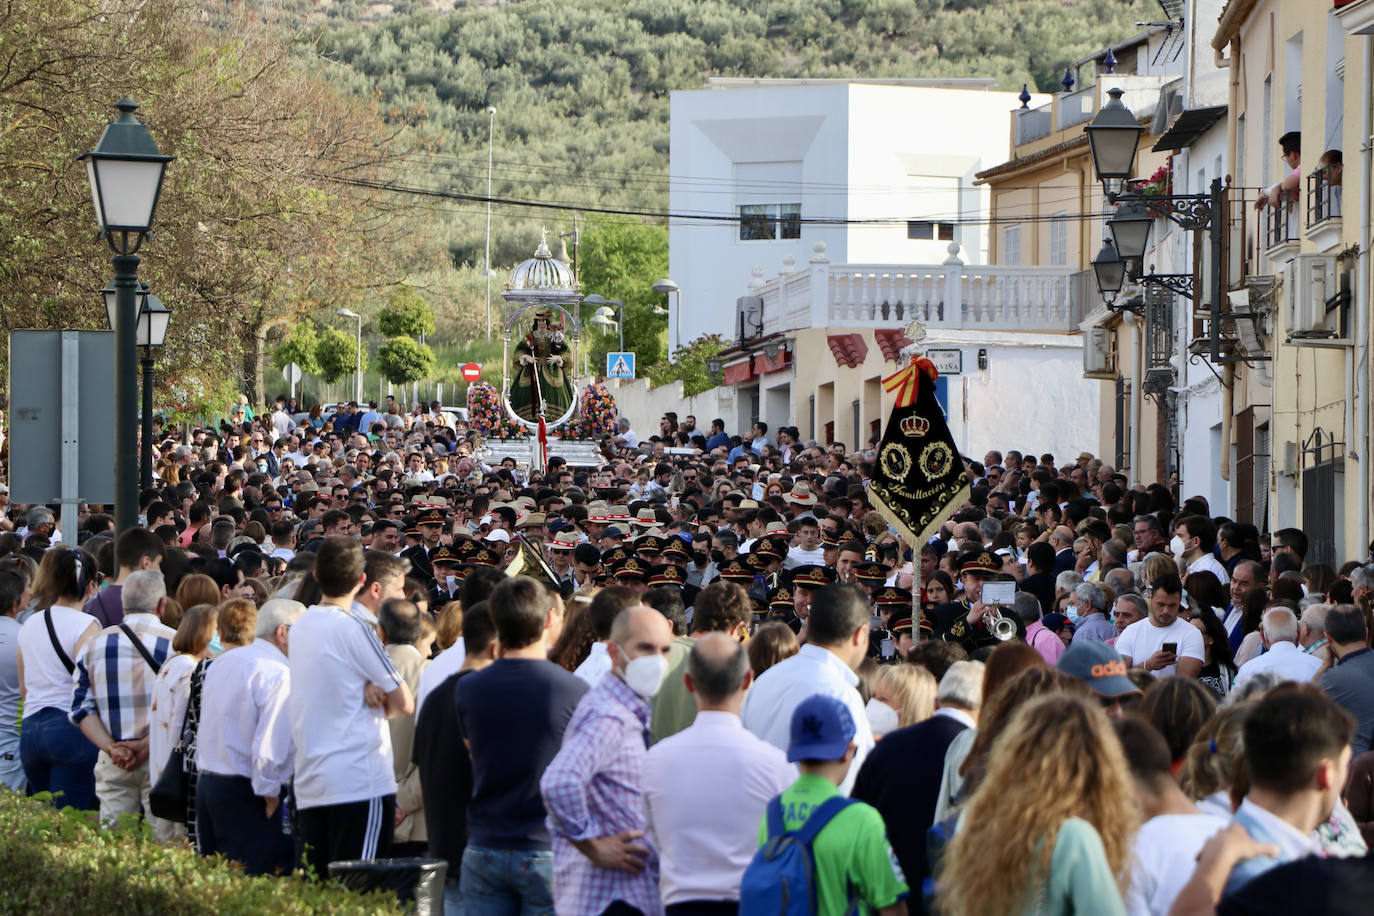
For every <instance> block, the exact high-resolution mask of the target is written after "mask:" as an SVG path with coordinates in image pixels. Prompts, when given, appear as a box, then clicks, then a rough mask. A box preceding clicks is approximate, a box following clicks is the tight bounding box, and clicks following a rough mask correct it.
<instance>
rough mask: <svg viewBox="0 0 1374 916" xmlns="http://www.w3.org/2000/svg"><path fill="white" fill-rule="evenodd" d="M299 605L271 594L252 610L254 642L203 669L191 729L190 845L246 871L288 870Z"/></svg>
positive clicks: (265, 873)
mask: <svg viewBox="0 0 1374 916" xmlns="http://www.w3.org/2000/svg"><path fill="white" fill-rule="evenodd" d="M304 611H305V605H303V604H301V603H300V602H299V601H291V600H289V599H287V598H274V599H272V600H271V601H268V602H267V603H265V604H264V605H263V606H262V607H261V608H260V609H259V610H258V619H257V624H256V626H255V629H254V632H255V634H256V636H257V638H256V639H255V640H253V642H251V643H249V644H248V645H246V646H241V647H239V648H237V649H230V650H229V651H228V652H225V653H224V654H223V655H221V656H220V657H219V658H217V659H215V661H214V662H213V663H212V664H211V665H210V666H209V667H208V668H207V669H206V671H205V683H204V686H203V687H202V688H201V700H200V731H199V732H198V733H197V734H196V769H197V770H199V771H200V777H199V781H198V782H197V783H196V832H197V852H199V853H201V854H202V855H214V854H215V853H219V854H221V855H223V856H224V857H225V858H226V859H233V860H234V861H236V862H240V863H242V864H243V870H244V871H245V872H246V873H248V874H250V875H270V874H272V873H273V872H275V871H277V870H278V869H280V870H282V871H290V869H291V857H292V854H293V852H294V850H293V847H292V843H291V837H290V835H288V834H286V833H284V832H283V831H282V813H281V804H280V803H281V791H282V788H283V787H284V786H285V785H286V784H287V783H289V782H290V781H291V757H292V752H293V747H292V744H291V718H290V715H289V714H288V711H287V706H288V704H289V698H290V695H291V670H290V667H289V666H288V664H287V648H288V643H289V638H288V634H289V632H290V630H291V627H292V625H293V624H294V623H295V622H296V618H298V617H300V615H301V614H302V613H304Z"/></svg>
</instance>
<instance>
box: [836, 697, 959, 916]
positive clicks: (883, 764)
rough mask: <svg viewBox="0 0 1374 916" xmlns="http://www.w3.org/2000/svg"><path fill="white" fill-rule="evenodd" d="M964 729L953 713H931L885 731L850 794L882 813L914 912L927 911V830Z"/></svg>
mask: <svg viewBox="0 0 1374 916" xmlns="http://www.w3.org/2000/svg"><path fill="white" fill-rule="evenodd" d="M965 728H967V726H966V725H964V723H962V722H959V721H957V720H955V719H954V718H952V717H950V716H932V717H931V718H929V719H926V720H925V721H924V722H917V723H916V724H915V725H908V726H907V727H906V728H899V729H897V731H895V732H890V733H889V734H887V735H884V736H883V740H881V741H879V742H878V744H877V746H876V747H874V748H873V751H872V753H870V754H869V755H868V758H867V759H866V760H864V765H863V767H862V768H861V769H860V770H859V775H858V777H857V778H856V779H855V780H854V791H853V792H851V793H850V795H851V797H852V798H857V799H859V800H860V801H865V802H868V803H869V804H870V805H872V806H873V807H875V808H877V809H878V813H879V814H881V815H882V816H883V822H884V823H885V824H886V825H887V839H888V842H889V843H891V844H892V851H893V853H894V854H896V856H897V862H898V864H900V865H901V866H902V872H903V873H904V874H905V875H906V882H907V885H908V886H909V887H910V888H911V894H910V895H909V896H908V897H907V898H906V903H907V912H909V913H912V914H917V913H923V912H925V908H924V903H923V902H922V899H921V885H922V883H923V882H924V881H925V878H926V877H927V876H928V875H929V874H930V867H929V865H928V863H927V860H926V831H927V830H929V829H930V827H931V825H932V824H933V823H934V822H935V805H936V802H937V801H938V800H939V796H940V778H941V776H943V775H944V771H945V751H946V750H948V749H949V744H950V742H951V741H953V740H954V736H955V735H957V734H959V733H960V732H961V731H963V730H964V729H965Z"/></svg>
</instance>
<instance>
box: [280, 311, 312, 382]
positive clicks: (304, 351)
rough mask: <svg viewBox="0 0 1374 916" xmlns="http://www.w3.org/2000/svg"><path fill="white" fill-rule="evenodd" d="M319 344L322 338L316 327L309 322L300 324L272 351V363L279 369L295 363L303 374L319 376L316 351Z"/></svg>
mask: <svg viewBox="0 0 1374 916" xmlns="http://www.w3.org/2000/svg"><path fill="white" fill-rule="evenodd" d="M319 342H320V336H319V335H318V334H316V333H315V326H314V325H313V324H311V323H310V322H308V321H302V322H299V323H297V324H295V325H292V327H291V331H290V333H288V334H287V335H286V337H285V338H284V339H283V340H282V342H281V343H280V344H278V345H277V348H276V349H275V350H273V351H272V362H273V363H274V364H275V365H276V367H277V368H278V369H285V368H286V367H287V365H288V364H289V363H295V364H296V365H297V366H300V368H301V371H302V372H304V373H307V374H309V375H318V374H319V372H320V363H319V359H318V358H317V356H316V352H315V351H316V348H317V347H318V346H319Z"/></svg>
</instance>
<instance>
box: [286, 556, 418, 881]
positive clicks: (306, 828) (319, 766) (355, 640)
mask: <svg viewBox="0 0 1374 916" xmlns="http://www.w3.org/2000/svg"><path fill="white" fill-rule="evenodd" d="M314 576H315V578H316V579H317V580H318V581H319V585H320V591H321V593H322V594H323V597H321V598H320V603H319V604H317V605H314V606H313V607H311V608H309V609H308V610H306V612H305V613H304V614H302V615H301V616H300V617H299V618H298V619H297V621H296V623H295V625H294V627H293V629H294V630H295V632H294V633H293V634H292V639H293V641H294V642H295V643H296V651H295V652H293V653H291V655H290V663H291V739H292V741H293V742H294V743H295V747H296V753H295V764H294V765H295V783H294V785H295V794H296V807H297V813H296V821H295V824H294V829H295V836H296V853H297V860H298V861H299V860H300V859H302V858H303V859H304V860H305V864H306V865H307V866H309V867H311V868H313V869H314V871H315V876H316V877H317V878H318V879H320V880H323V879H325V878H327V877H328V875H329V863H330V862H333V861H337V860H339V859H375V858H379V857H384V856H386V855H387V854H388V853H389V852H390V850H391V839H392V835H393V830H394V827H395V816H396V778H395V776H394V775H393V774H392V755H391V735H390V732H389V731H388V729H387V724H386V720H387V719H388V718H391V717H392V716H402V715H409V714H410V713H412V712H414V711H415V700H414V697H412V696H411V693H410V688H408V687H407V686H406V684H405V682H404V681H403V680H402V679H401V676H400V675H399V674H398V673H397V672H396V668H395V667H394V666H393V665H392V664H391V660H390V659H389V658H387V655H386V652H385V651H384V650H383V649H382V644H381V642H380V641H379V640H378V639H377V631H376V628H375V627H374V626H372V625H370V624H368V623H367V622H366V621H365V620H364V619H362V618H361V617H358V616H356V615H355V614H353V613H351V612H350V611H349V610H348V609H349V608H350V607H351V606H352V604H353V598H354V596H355V595H356V594H357V593H358V590H359V589H360V588H362V586H363V582H364V581H365V580H366V578H367V575H366V573H365V572H364V570H363V550H362V546H361V545H360V544H359V543H358V542H357V541H356V540H355V539H353V538H350V537H345V536H339V535H335V536H332V537H327V538H325V539H324V542H323V543H322V544H321V545H320V548H319V550H318V551H316V554H315V572H314Z"/></svg>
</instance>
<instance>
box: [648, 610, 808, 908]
mask: <svg viewBox="0 0 1374 916" xmlns="http://www.w3.org/2000/svg"><path fill="white" fill-rule="evenodd" d="M686 667H687V671H686V673H685V675H684V676H683V682H684V683H685V684H686V685H687V690H688V691H689V692H690V693H691V694H692V697H693V699H695V700H696V705H697V717H696V720H695V721H694V722H693V723H692V724H691V725H690V726H688V727H687V728H686V729H684V730H683V731H680V732H678V733H677V734H675V735H671V736H669V737H667V738H665V739H663V740H662V741H660V742H659V743H657V744H655V745H654V746H653V747H651V748H649V753H648V756H647V759H646V761H645V764H644V804H645V808H646V809H647V811H648V822H649V833H650V835H651V837H652V838H653V841H654V846H655V847H656V848H657V849H658V851H659V875H660V885H659V887H660V892H661V894H662V900H663V905H664V906H665V907H670V908H671V907H673V906H674V905H679V904H686V905H693V904H695V905H705V904H715V905H719V904H720V903H721V902H725V901H737V900H738V899H739V883H740V877H741V876H742V875H743V874H744V869H745V868H746V867H747V866H748V865H749V861H750V859H751V858H753V855H754V853H755V852H756V851H757V849H758V825H759V822H760V821H761V820H762V818H763V813H764V809H765V808H766V807H767V806H768V802H769V801H770V800H772V799H773V798H774V797H775V796H777V795H779V794H781V793H782V791H783V790H784V789H786V788H787V787H788V786H789V785H791V784H792V782H793V780H794V779H795V778H796V772H795V770H794V768H793V766H792V765H791V764H789V763H788V762H787V755H786V754H785V753H784V752H783V751H780V750H778V749H777V748H776V747H774V746H773V745H771V744H769V743H768V742H766V741H763V740H761V739H759V738H757V737H755V736H754V735H752V734H750V733H749V732H748V731H746V730H745V729H744V727H743V725H742V724H741V722H740V718H739V713H740V707H741V706H743V705H744V697H745V691H747V690H748V689H749V684H750V682H751V681H752V679H753V676H752V673H751V672H750V670H749V656H748V653H746V652H745V651H744V647H743V646H742V645H740V644H739V641H738V640H735V639H732V638H730V637H729V636H728V635H726V634H724V633H708V634H706V635H704V636H702V637H701V638H700V639H698V640H697V642H696V644H695V645H694V646H692V649H691V651H690V652H688V654H687V666H686ZM721 773H732V774H734V775H733V777H732V778H731V780H730V792H729V804H722V805H712V804H703V803H702V800H703V799H707V798H711V797H713V796H715V795H716V794H717V793H718V792H719V790H720V774H721Z"/></svg>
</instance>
